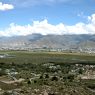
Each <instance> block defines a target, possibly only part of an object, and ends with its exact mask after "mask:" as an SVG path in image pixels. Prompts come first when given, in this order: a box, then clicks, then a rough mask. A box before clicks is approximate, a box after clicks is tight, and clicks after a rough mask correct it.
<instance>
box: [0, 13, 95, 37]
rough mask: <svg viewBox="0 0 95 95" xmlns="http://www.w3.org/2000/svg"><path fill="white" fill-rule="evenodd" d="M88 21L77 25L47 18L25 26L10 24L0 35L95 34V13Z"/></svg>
mask: <svg viewBox="0 0 95 95" xmlns="http://www.w3.org/2000/svg"><path fill="white" fill-rule="evenodd" d="M88 19H89V22H88V23H82V22H80V23H76V24H75V25H72V26H70V25H65V24H63V23H59V24H57V25H53V24H50V23H48V21H47V20H46V19H45V20H43V21H33V24H28V25H25V26H21V25H17V24H14V23H12V24H10V26H9V27H8V28H6V29H4V30H3V31H0V36H14V35H29V34H32V33H41V34H43V35H47V34H58V35H63V34H95V14H92V15H91V16H89V17H88Z"/></svg>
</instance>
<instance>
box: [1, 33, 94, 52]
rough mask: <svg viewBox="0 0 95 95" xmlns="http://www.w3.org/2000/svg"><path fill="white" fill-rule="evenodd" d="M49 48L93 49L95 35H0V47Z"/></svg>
mask: <svg viewBox="0 0 95 95" xmlns="http://www.w3.org/2000/svg"><path fill="white" fill-rule="evenodd" d="M8 48H9V49H10V48H11V49H34V48H50V49H62V50H81V51H82V50H83V51H85V50H88V51H92V50H93V51H94V49H95V35H87V34H86V35H41V34H36V33H35V34H31V35H27V36H14V37H1V38H0V49H8Z"/></svg>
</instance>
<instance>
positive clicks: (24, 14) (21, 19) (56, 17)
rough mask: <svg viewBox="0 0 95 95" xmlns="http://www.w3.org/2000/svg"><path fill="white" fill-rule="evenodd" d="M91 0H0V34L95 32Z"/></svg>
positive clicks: (94, 15) (94, 18)
mask: <svg viewBox="0 0 95 95" xmlns="http://www.w3.org/2000/svg"><path fill="white" fill-rule="evenodd" d="M94 28H95V0H0V37H1V36H19V35H29V34H32V33H41V34H43V35H47V34H57V35H63V34H95V29H94Z"/></svg>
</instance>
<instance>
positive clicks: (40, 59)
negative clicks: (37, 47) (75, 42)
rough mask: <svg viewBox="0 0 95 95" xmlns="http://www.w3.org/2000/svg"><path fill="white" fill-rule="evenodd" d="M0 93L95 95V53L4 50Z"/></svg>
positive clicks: (3, 94) (17, 94)
mask: <svg viewBox="0 0 95 95" xmlns="http://www.w3.org/2000/svg"><path fill="white" fill-rule="evenodd" d="M1 54H7V55H11V56H12V57H6V58H0V95H95V55H91V54H82V53H81V54H80V53H62V52H29V51H1Z"/></svg>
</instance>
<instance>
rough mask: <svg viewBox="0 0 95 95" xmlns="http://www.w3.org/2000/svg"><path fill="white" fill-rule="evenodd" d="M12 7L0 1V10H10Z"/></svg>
mask: <svg viewBox="0 0 95 95" xmlns="http://www.w3.org/2000/svg"><path fill="white" fill-rule="evenodd" d="M11 9H14V6H13V5H11V4H3V3H2V2H0V10H1V11H6V10H11Z"/></svg>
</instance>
